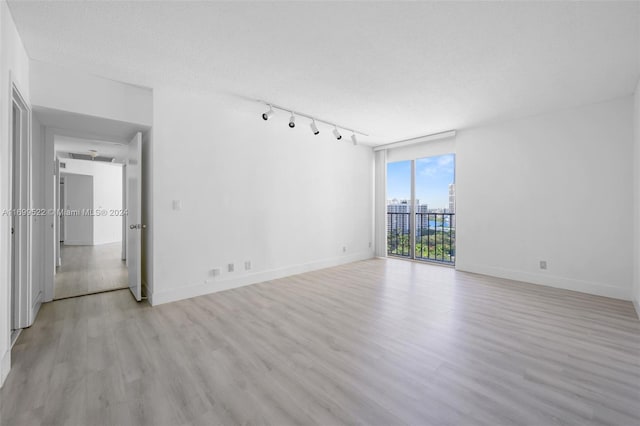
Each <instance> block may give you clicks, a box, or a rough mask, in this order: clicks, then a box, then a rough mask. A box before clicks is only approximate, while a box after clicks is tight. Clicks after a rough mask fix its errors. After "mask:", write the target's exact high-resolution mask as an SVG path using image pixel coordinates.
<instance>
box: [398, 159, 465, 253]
mask: <svg viewBox="0 0 640 426" xmlns="http://www.w3.org/2000/svg"><path fill="white" fill-rule="evenodd" d="M455 197H456V194H455V154H444V155H439V156H434V157H425V158H417V159H413V160H406V161H398V162H389V163H387V203H386V204H387V209H386V213H387V255H389V256H394V257H401V258H407V259H414V260H421V261H428V262H436V263H440V264H448V265H454V264H455V241H456V222H455Z"/></svg>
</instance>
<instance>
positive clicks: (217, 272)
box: [211, 268, 220, 277]
mask: <svg viewBox="0 0 640 426" xmlns="http://www.w3.org/2000/svg"><path fill="white" fill-rule="evenodd" d="M219 275H220V268H213V269H212V270H211V276H212V277H217V276H219Z"/></svg>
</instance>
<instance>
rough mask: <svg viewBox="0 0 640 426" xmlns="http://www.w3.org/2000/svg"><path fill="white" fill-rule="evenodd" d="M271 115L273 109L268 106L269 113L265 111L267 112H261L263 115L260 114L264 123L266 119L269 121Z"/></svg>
mask: <svg viewBox="0 0 640 426" xmlns="http://www.w3.org/2000/svg"><path fill="white" fill-rule="evenodd" d="M272 115H273V108H271V105H269V111H267V112H263V113H262V119H263V120H265V121H266V120H268V119H269V117H271V116H272Z"/></svg>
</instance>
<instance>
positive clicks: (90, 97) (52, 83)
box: [31, 61, 153, 126]
mask: <svg viewBox="0 0 640 426" xmlns="http://www.w3.org/2000/svg"><path fill="white" fill-rule="evenodd" d="M31 89H32V90H31V92H32V97H31V101H32V103H33V104H34V105H38V106H41V107H47V108H52V109H58V110H62V111H68V112H74V113H78V114H84V115H92V116H96V117H102V118H108V119H112V120H118V121H125V122H129V123H138V124H143V125H146V126H150V125H151V123H152V120H153V115H152V103H153V92H152V91H151V89H147V88H143V87H139V86H133V85H130V84H125V83H121V82H117V81H113V80H108V79H106V78H101V77H95V76H92V75H89V74H86V73H83V72H78V71H76V70H74V69H72V68H65V67H60V66H57V65H53V64H49V63H46V62H40V61H31Z"/></svg>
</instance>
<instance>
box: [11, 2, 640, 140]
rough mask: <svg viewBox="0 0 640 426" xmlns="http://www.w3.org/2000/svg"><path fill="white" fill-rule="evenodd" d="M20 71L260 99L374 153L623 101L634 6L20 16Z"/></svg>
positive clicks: (103, 7) (55, 6)
mask: <svg viewBox="0 0 640 426" xmlns="http://www.w3.org/2000/svg"><path fill="white" fill-rule="evenodd" d="M9 4H10V8H11V11H12V14H13V17H14V20H15V22H16V25H17V27H18V30H19V32H20V34H21V36H22V38H23V41H24V44H25V47H26V49H27V52H28V53H29V55H30V56H31V57H32V58H33V59H38V60H42V61H46V62H52V63H56V64H59V65H66V66H72V67H75V68H77V69H80V70H84V71H87V72H89V73H92V74H96V75H100V76H104V77H107V78H111V79H115V80H121V81H125V82H129V83H134V84H139V85H143V86H149V87H154V88H160V87H163V86H178V87H184V88H187V89H190V90H200V91H220V92H225V93H231V94H235V95H240V96H247V97H253V98H260V99H266V100H269V101H272V102H274V103H277V104H281V105H284V106H287V107H291V108H294V109H297V110H299V111H302V112H305V113H309V114H314V115H317V116H320V117H323V118H326V119H329V120H334V121H337V122H340V123H343V124H344V125H347V126H351V127H354V128H357V129H362V130H363V131H366V132H368V133H370V134H371V135H372V136H371V137H370V138H369V142H372V143H381V142H389V141H393V140H399V139H404V138H409V137H415V136H420V135H424V134H429V133H434V132H437V131H442V130H446V129H452V128H458V129H461V128H465V127H469V126H474V125H477V124H480V123H484V122H487V121H493V120H498V119H508V118H514V117H518V116H525V115H531V114H537V113H540V112H543V111H547V110H552V109H559V108H566V107H570V106H574V105H579V104H585V103H590V102H597V101H601V100H605V99H611V98H614V97H619V96H623V95H626V94H630V93H632V91H633V89H634V87H635V84H636V82H637V81H638V77H639V74H640V64H639V63H640V29H639V27H640V14H639V13H640V12H639V10H640V7H639V3H638V2H626V3H623V2H604V3H583V2H566V3H564V2H563V3H559V2H553V3H547V2H545V3H534V2H531V3H529V2H498V3H484V2H482V3H480V2H479V3H454V2H444V3H431V2H429V3H398V2H393V3H391V2H389V3H368V2H358V3H344V2H338V3H328V2H311V3H308V2H304V3H282V2H280V3H268V2H257V3H245V2H242V3H240V2H233V3H232V2H229V3H221V2H215V3H211V2H196V3H194V2H57V1H56V2H22V1H10V2H9Z"/></svg>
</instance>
